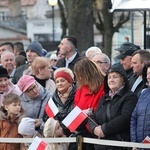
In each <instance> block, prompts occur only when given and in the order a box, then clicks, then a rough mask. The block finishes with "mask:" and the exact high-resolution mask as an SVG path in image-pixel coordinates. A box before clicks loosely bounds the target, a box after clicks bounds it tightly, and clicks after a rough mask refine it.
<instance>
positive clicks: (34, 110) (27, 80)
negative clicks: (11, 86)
mask: <svg viewBox="0 0 150 150" xmlns="http://www.w3.org/2000/svg"><path fill="white" fill-rule="evenodd" d="M17 85H18V87H19V88H20V90H21V91H22V95H21V105H22V107H23V109H24V110H25V114H26V116H27V117H30V118H33V119H35V128H36V129H37V130H38V131H39V132H40V129H42V127H43V124H44V123H43V119H42V118H43V114H44V109H45V105H46V104H47V102H48V100H49V99H50V97H51V96H52V95H51V94H50V93H49V92H48V91H47V90H46V89H45V88H43V87H42V86H41V85H40V84H39V83H37V82H36V80H35V79H34V77H32V76H28V75H24V76H22V77H21V78H20V79H19V81H18V83H17Z"/></svg>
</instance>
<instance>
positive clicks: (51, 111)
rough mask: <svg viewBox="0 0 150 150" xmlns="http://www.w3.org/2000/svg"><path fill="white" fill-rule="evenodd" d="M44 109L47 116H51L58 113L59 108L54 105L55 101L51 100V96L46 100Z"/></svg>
mask: <svg viewBox="0 0 150 150" xmlns="http://www.w3.org/2000/svg"><path fill="white" fill-rule="evenodd" d="M45 111H46V114H47V115H48V116H49V117H53V118H54V117H55V116H56V115H57V114H58V112H59V110H58V108H57V106H56V105H55V103H54V102H53V100H52V98H50V100H49V101H48V103H47V105H46V107H45Z"/></svg>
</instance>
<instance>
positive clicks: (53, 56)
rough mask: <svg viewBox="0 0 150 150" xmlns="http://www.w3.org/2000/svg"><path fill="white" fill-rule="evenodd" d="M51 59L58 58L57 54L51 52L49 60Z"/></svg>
mask: <svg viewBox="0 0 150 150" xmlns="http://www.w3.org/2000/svg"><path fill="white" fill-rule="evenodd" d="M51 59H54V60H58V58H57V55H56V54H51V56H50V60H51Z"/></svg>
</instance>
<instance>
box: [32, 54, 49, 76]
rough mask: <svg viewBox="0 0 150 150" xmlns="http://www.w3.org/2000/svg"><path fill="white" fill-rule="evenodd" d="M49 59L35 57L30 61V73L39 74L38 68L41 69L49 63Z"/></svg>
mask: <svg viewBox="0 0 150 150" xmlns="http://www.w3.org/2000/svg"><path fill="white" fill-rule="evenodd" d="M49 64H50V62H49V59H48V58H45V57H36V58H35V59H34V61H33V62H32V65H31V67H32V74H33V75H38V74H39V69H43V68H44V67H46V66H47V65H49Z"/></svg>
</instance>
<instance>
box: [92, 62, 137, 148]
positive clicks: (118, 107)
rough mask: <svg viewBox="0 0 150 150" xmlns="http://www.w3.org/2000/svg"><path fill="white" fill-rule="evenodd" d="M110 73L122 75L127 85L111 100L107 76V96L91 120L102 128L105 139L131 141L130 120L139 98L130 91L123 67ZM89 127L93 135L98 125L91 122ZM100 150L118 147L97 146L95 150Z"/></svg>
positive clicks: (116, 66) (112, 68)
mask: <svg viewBox="0 0 150 150" xmlns="http://www.w3.org/2000/svg"><path fill="white" fill-rule="evenodd" d="M108 72H118V73H120V74H121V75H122V76H123V77H124V81H125V85H124V87H123V88H122V89H120V90H119V91H118V92H117V93H116V94H115V95H114V96H113V98H111V97H110V96H109V94H108V93H109V90H110V89H109V87H108V84H107V78H108V77H107V75H108V74H107V75H106V77H105V92H106V95H105V96H104V97H103V98H102V99H101V100H100V103H99V105H98V108H97V110H96V112H95V113H94V114H93V115H92V116H91V118H92V119H93V120H94V121H95V122H96V123H97V124H98V125H100V126H101V128H102V131H103V133H104V135H105V137H104V139H108V140H118V141H120V140H124V141H129V140H130V118H131V114H132V111H133V109H134V107H135V105H136V102H137V96H136V94H134V93H133V92H131V91H130V90H129V85H128V79H127V76H126V73H125V71H124V69H123V67H122V66H121V65H114V66H112V67H111V68H110V70H109V71H108ZM107 110H108V111H107ZM89 126H90V130H91V132H92V133H93V131H94V129H95V127H96V126H97V125H96V124H94V123H93V122H91V121H89ZM99 149H101V150H106V149H107V150H117V147H108V146H100V145H95V150H99ZM119 149H121V148H119Z"/></svg>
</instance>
